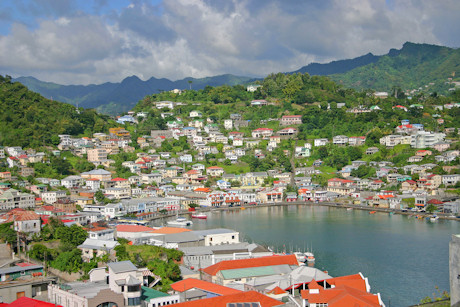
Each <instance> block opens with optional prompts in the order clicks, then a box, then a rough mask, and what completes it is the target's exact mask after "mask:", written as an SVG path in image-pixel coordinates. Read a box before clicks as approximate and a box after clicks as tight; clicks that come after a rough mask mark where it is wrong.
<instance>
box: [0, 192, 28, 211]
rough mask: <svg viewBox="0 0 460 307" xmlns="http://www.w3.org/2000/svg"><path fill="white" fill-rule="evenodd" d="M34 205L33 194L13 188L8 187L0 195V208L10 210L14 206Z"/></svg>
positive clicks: (26, 206) (25, 206)
mask: <svg viewBox="0 0 460 307" xmlns="http://www.w3.org/2000/svg"><path fill="white" fill-rule="evenodd" d="M33 207H35V196H34V195H32V194H27V193H22V192H19V191H18V190H15V189H9V190H6V191H5V192H3V194H1V195H0V210H11V209H15V208H24V209H26V208H33Z"/></svg>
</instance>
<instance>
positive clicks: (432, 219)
mask: <svg viewBox="0 0 460 307" xmlns="http://www.w3.org/2000/svg"><path fill="white" fill-rule="evenodd" d="M437 220H439V216H437V215H433V216H432V217H430V222H436V221H437Z"/></svg>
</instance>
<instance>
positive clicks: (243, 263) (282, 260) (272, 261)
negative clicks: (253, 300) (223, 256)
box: [203, 255, 299, 276]
mask: <svg viewBox="0 0 460 307" xmlns="http://www.w3.org/2000/svg"><path fill="white" fill-rule="evenodd" d="M281 264H289V265H298V264H299V262H298V261H297V258H296V257H295V255H286V256H284V255H283V256H279V255H275V256H267V257H258V258H252V259H239V260H224V261H221V262H218V263H216V264H213V265H211V266H208V267H207V268H205V269H203V272H205V273H207V274H209V275H212V276H215V275H216V274H217V273H218V272H219V271H223V270H233V269H245V268H253V267H263V266H271V265H281Z"/></svg>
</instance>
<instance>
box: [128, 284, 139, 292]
mask: <svg viewBox="0 0 460 307" xmlns="http://www.w3.org/2000/svg"><path fill="white" fill-rule="evenodd" d="M138 291H140V289H139V285H136V286H128V292H138Z"/></svg>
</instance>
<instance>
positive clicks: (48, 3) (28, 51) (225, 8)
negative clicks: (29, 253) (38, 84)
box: [0, 0, 460, 84]
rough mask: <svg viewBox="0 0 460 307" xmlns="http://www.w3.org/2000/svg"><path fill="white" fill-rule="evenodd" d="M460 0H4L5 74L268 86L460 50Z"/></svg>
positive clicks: (0, 40) (1, 69) (0, 8)
mask: <svg viewBox="0 0 460 307" xmlns="http://www.w3.org/2000/svg"><path fill="white" fill-rule="evenodd" d="M458 16H460V1H459V0H80V1H77V0H1V1H0V74H1V75H10V76H12V77H19V76H33V77H35V78H37V79H40V80H42V81H49V82H55V83H59V84H100V83H104V82H120V81H121V80H123V79H124V78H126V77H128V76H132V75H136V76H138V77H139V78H141V79H142V80H147V79H149V78H151V77H155V78H168V79H170V80H178V79H183V78H185V77H194V78H202V77H207V76H215V75H220V74H226V73H230V74H234V75H239V76H254V77H255V76H257V77H264V76H266V75H268V74H270V73H273V72H280V71H281V72H287V71H294V70H297V69H299V68H300V67H302V66H305V65H307V64H309V63H311V62H319V63H327V62H329V61H332V60H341V59H348V58H353V57H357V56H361V55H364V54H366V53H368V52H372V53H373V54H376V55H381V54H385V53H387V52H388V51H389V49H391V48H397V49H400V48H401V47H402V45H403V43H404V42H406V41H410V42H414V43H429V44H437V45H443V46H449V47H454V48H457V47H459V46H460V35H459V32H460V18H458Z"/></svg>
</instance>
